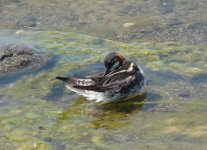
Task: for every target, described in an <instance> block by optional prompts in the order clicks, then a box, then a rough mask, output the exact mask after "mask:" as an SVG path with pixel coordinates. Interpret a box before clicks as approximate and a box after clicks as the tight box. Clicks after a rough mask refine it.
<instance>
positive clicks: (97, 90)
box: [56, 52, 146, 103]
mask: <svg viewBox="0 0 207 150" xmlns="http://www.w3.org/2000/svg"><path fill="white" fill-rule="evenodd" d="M104 65H105V72H104V73H103V74H101V75H98V76H97V75H90V76H86V77H84V78H75V77H56V79H59V80H62V81H64V82H65V83H66V87H67V88H68V89H70V90H71V91H73V92H76V93H77V94H79V95H82V96H84V97H86V99H87V100H95V101H96V102H102V103H109V102H120V101H123V100H126V99H128V98H131V97H134V96H136V95H141V94H143V93H145V91H146V80H145V73H144V71H143V70H142V69H141V68H140V67H139V66H138V65H137V64H136V63H135V62H132V61H130V60H128V59H126V58H125V57H124V56H123V55H121V54H119V53H117V52H111V53H109V54H107V55H106V57H105V59H104Z"/></svg>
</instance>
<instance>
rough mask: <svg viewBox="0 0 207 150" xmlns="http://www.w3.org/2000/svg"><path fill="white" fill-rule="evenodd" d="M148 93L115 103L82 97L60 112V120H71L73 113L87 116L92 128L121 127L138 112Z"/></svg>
mask: <svg viewBox="0 0 207 150" xmlns="http://www.w3.org/2000/svg"><path fill="white" fill-rule="evenodd" d="M145 98H146V93H145V94H143V95H141V96H140V95H139V96H135V97H133V98H130V99H128V100H126V101H122V102H113V103H106V104H101V103H94V102H92V101H86V100H85V99H84V98H82V97H80V98H79V99H78V100H76V101H75V103H74V104H73V105H71V106H70V107H69V108H68V109H66V110H65V111H64V112H62V113H61V114H59V116H58V121H64V120H69V119H70V116H71V115H79V116H84V117H87V120H89V122H88V123H89V124H88V126H89V127H91V128H107V129H113V128H120V127H123V126H127V125H128V124H129V121H128V120H129V119H127V118H128V117H129V116H131V115H133V114H135V113H138V112H139V111H140V110H141V109H142V106H143V104H144V101H145Z"/></svg>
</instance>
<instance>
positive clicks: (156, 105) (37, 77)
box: [0, 0, 207, 150]
mask: <svg viewBox="0 0 207 150" xmlns="http://www.w3.org/2000/svg"><path fill="white" fill-rule="evenodd" d="M0 4H1V5H0V13H1V14H4V15H5V14H7V15H6V16H1V17H0V20H4V21H3V22H1V23H0V24H1V25H2V26H1V34H0V40H1V43H24V44H26V45H29V46H32V47H35V48H36V49H38V50H39V51H41V52H43V53H45V54H46V55H47V56H48V57H49V58H50V60H49V61H48V63H47V64H46V65H45V66H44V67H42V68H40V69H39V70H35V71H30V72H26V73H25V72H24V73H22V74H11V75H10V76H3V77H1V79H0V125H1V128H0V149H11V150H12V149H25V150H27V149H55V150H56V149H158V150H160V149H186V150H187V149H188V150H189V149H193V150H194V149H206V148H207V144H206V141H207V119H206V114H207V104H206V96H207V90H206V89H207V64H206V61H207V48H206V43H205V40H206V38H205V35H204V33H205V27H206V26H205V23H203V19H202V18H204V17H205V15H206V14H205V13H203V12H204V10H205V8H206V6H207V5H204V4H206V2H205V1H204V0H203V1H202V0H199V1H197V2H193V1H190V0H189V1H184V0H182V1H181V0H177V1H174V0H166V1H165V0H159V1H158V0H157V1H151V0H147V1H141V0H140V1H136V2H134V1H133V0H131V1H127V2H125V1H122V0H112V1H108V2H107V3H106V2H105V1H98V2H95V1H92V0H91V1H87V2H82V1H75V2H74V1H70V4H69V3H68V2H65V1H64V0H63V1H58V2H56V1H54V2H51V1H48V2H47V1H45V2H40V1H38V0H36V1H32V2H31V1H6V0H5V1H3V2H1V3H0ZM66 4H67V5H66ZM31 5H33V9H31ZM86 6H87V7H86ZM152 6H153V7H152ZM85 7H86V8H85ZM20 8H21V9H20ZM23 8H24V9H23ZM37 8H39V9H42V8H44V9H42V11H40V12H38V13H35V12H37V11H36V10H35V9H37ZM46 8H47V9H46ZM52 8H56V9H54V11H51V9H52ZM84 8H85V9H84ZM92 8H94V10H93V9H92ZM100 8H103V9H100ZM182 8H183V9H182ZM10 9H11V10H17V12H16V15H17V17H16V18H17V19H16V18H15V17H14V11H9V10H10ZM99 9H100V11H98V12H97V10H99ZM66 10H68V12H73V14H69V13H67V11H66ZM179 11H181V12H182V13H184V14H183V15H181V16H180V15H179V14H178V12H179ZM189 11H190V12H189ZM26 12H27V13H26ZM107 12H108V13H107ZM181 12H180V14H181ZM187 12H188V13H187ZM26 14H29V17H26V18H25V15H26ZM83 14H85V17H83V16H82V15H83ZM152 14H153V15H152ZM185 14H188V16H187V15H185ZM190 15H191V16H190ZM197 16H199V17H197ZM32 17H33V19H32ZM137 17H141V19H140V20H141V21H142V22H139V21H137ZM6 18H12V19H13V18H15V19H14V20H10V19H9V20H7V21H5V20H6ZM23 18H24V19H25V20H24V19H23ZM34 18H36V19H34ZM80 18H82V20H79V19H80ZM156 18H159V19H161V18H162V19H163V20H164V21H163V22H157V21H156ZM173 18H174V19H177V21H176V20H174V21H173V23H172V22H171V26H170V25H167V24H168V23H169V22H168V23H167V21H166V20H168V19H169V20H172V19H173ZM190 18H191V19H190ZM87 19H88V20H87ZM135 19H136V21H135ZM153 19H155V20H153ZM17 20H18V21H17ZM60 20H61V22H59V21H60ZM92 20H93V22H92ZM110 20H111V21H110ZM178 20H179V21H180V20H181V22H182V23H181V24H180V23H179V21H178ZM67 21H68V22H67ZM106 22H109V23H108V26H106V24H104V23H106ZM195 22H197V26H196V25H195V26H193V27H194V28H195V29H191V28H188V26H190V25H192V24H195ZM198 22H200V23H198ZM29 23H30V24H29ZM56 23H59V24H56ZM72 23H73V24H72ZM125 23H128V24H125ZM160 23H161V24H162V26H160ZM172 24H173V25H172ZM53 25H54V26H55V27H54V26H53ZM28 26H29V28H28ZM175 26H176V27H175ZM119 27H120V28H119ZM160 27H161V29H160ZM158 28H159V30H158ZM181 29H183V30H181ZM43 30H44V31H43ZM92 30H93V33H91V31H92ZM177 30H179V31H180V32H179V33H180V34H178V33H176V32H175V31H177ZM71 31H73V32H71ZM149 31H150V32H149ZM201 31H202V34H199V32H201ZM82 33H84V34H82ZM132 33H133V34H132ZM135 33H136V35H135ZM161 33H162V36H161ZM170 33H174V34H170ZM85 34H87V35H85ZM122 35H123V36H122ZM132 35H133V36H132ZM157 35H159V36H157ZM171 35H172V36H171ZM191 35H194V36H193V38H190V37H191ZM171 37H172V39H171ZM109 39H110V40H109ZM180 39H182V40H180ZM172 40H174V41H172ZM123 41H127V43H124V42H123ZM141 41H142V42H141ZM158 41H159V42H158ZM189 43H191V44H189ZM192 43H197V44H192ZM111 51H118V52H120V53H122V54H123V55H124V56H126V57H128V58H129V59H131V60H133V61H135V62H136V63H137V64H139V65H140V66H141V67H142V68H143V70H144V71H145V73H146V76H147V94H146V96H143V97H138V98H137V99H134V100H133V101H128V102H123V103H114V104H113V103H112V104H105V105H102V104H98V103H94V102H93V101H87V100H85V99H84V98H83V97H80V96H78V95H76V94H75V93H73V92H70V91H68V90H67V89H66V88H65V87H64V84H63V83H61V82H60V81H57V80H55V77H56V76H60V75H65V76H67V75H75V76H84V75H87V74H90V73H98V72H102V71H103V67H104V66H103V63H102V62H103V59H104V56H105V55H106V54H107V53H108V52H111Z"/></svg>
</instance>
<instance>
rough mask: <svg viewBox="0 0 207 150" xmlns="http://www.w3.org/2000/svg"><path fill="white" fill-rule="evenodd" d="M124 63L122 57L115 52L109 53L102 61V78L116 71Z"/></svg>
mask: <svg viewBox="0 0 207 150" xmlns="http://www.w3.org/2000/svg"><path fill="white" fill-rule="evenodd" d="M124 61H125V58H124V56H122V55H120V54H118V53H116V52H111V53H109V54H108V55H106V57H105V60H104V64H105V68H106V71H105V73H104V76H106V75H107V74H109V73H110V72H111V71H113V70H116V69H118V68H119V67H120V66H121V65H122V64H123V62H124Z"/></svg>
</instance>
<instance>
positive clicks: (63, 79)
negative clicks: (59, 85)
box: [56, 77, 69, 82]
mask: <svg viewBox="0 0 207 150" xmlns="http://www.w3.org/2000/svg"><path fill="white" fill-rule="evenodd" d="M56 79H59V80H62V81H64V82H67V81H68V80H69V78H66V77H56Z"/></svg>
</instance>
